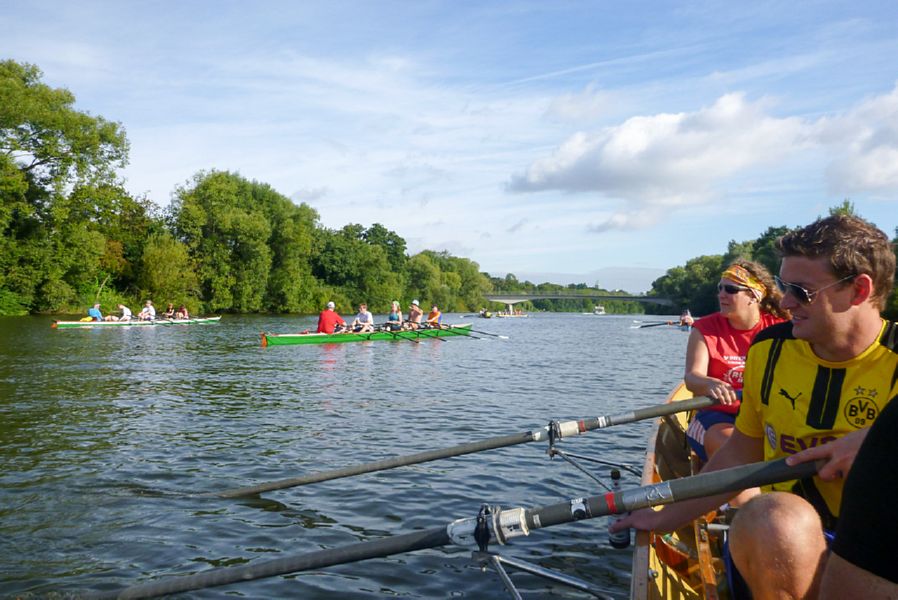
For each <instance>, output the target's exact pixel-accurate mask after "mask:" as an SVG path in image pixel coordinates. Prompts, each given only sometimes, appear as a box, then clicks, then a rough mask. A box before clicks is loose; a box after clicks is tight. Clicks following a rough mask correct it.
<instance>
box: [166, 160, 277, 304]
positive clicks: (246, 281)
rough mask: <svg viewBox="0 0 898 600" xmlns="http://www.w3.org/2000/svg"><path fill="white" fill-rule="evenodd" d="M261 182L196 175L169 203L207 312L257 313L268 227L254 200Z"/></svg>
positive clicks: (267, 264) (264, 284) (264, 283)
mask: <svg viewBox="0 0 898 600" xmlns="http://www.w3.org/2000/svg"><path fill="white" fill-rule="evenodd" d="M259 186H263V184H259V183H256V182H249V181H247V180H246V179H243V178H242V177H240V176H239V175H236V174H232V173H226V172H216V171H213V172H210V173H199V174H197V175H196V176H195V177H194V183H193V187H182V188H179V189H178V191H177V196H176V199H175V200H174V202H173V203H172V204H173V209H172V215H173V216H172V220H173V221H174V223H175V227H176V238H177V239H179V240H180V241H182V242H183V243H184V244H186V246H187V248H188V250H189V252H190V255H191V257H192V258H193V260H194V261H195V263H196V264H197V273H198V275H199V279H200V288H201V290H202V294H203V298H204V300H205V301H206V303H207V305H208V308H210V309H211V310H234V311H237V312H255V311H258V310H260V309H262V307H263V305H264V299H265V293H266V290H267V289H268V275H269V272H270V270H271V263H272V256H271V254H272V253H271V250H270V248H269V247H268V240H269V237H270V236H271V225H270V224H269V222H268V220H267V219H266V216H265V214H264V212H263V211H262V210H261V209H260V207H259V205H258V204H257V203H255V202H254V198H253V191H254V188H256V187H259ZM263 187H266V188H267V186H263Z"/></svg>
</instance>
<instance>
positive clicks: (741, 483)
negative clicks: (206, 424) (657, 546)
mask: <svg viewBox="0 0 898 600" xmlns="http://www.w3.org/2000/svg"><path fill="white" fill-rule="evenodd" d="M817 468H818V465H817V464H815V463H803V464H800V465H797V466H795V467H790V466H788V465H786V461H785V459H781V460H777V461H772V462H760V463H752V464H748V465H742V466H740V467H734V468H732V469H724V470H720V471H712V472H709V473H701V474H699V475H695V476H693V477H684V478H682V479H672V480H669V481H664V482H662V483H656V484H652V485H646V486H642V487H639V488H634V489H629V490H622V491H619V492H608V493H606V494H601V495H597V496H590V497H588V498H573V499H571V500H568V501H566V502H561V503H558V504H552V505H549V506H541V507H537V508H512V509H506V510H502V509H501V508H500V507H491V508H490V511H489V512H487V513H486V514H482V515H481V517H480V518H479V519H478V517H472V518H467V519H459V520H456V521H453V522H451V523H449V524H447V525H444V526H440V527H435V528H433V529H428V530H424V531H416V532H413V533H406V534H403V535H397V536H395V537H390V538H382V539H377V540H369V541H366V542H358V543H355V544H350V545H348V546H343V547H342V548H333V549H329V550H318V551H315V552H309V553H307V554H300V555H298V556H288V557H284V558H279V559H276V560H271V561H265V562H259V563H256V564H249V565H244V566H239V567H226V568H221V569H212V570H209V571H205V572H203V573H198V574H196V575H189V576H185V577H172V578H170V579H165V580H162V581H158V582H155V583H146V584H142V585H136V586H132V587H129V588H125V589H122V590H119V591H117V592H108V593H105V594H101V595H99V596H97V597H98V598H152V597H155V596H162V595H166V594H176V593H181V592H187V591H191V590H198V589H203V588H208V587H216V586H221V585H228V584H231V583H238V582H242V581H250V580H253V579H262V578H264V577H273V576H275V575H286V574H288V573H296V572H299V571H311V570H316V569H323V568H325V567H331V566H334V565H342V564H347V563H352V562H357V561H361V560H368V559H371V558H382V557H385V556H390V555H393V554H402V553H406V552H414V551H415V550H424V549H427V548H438V547H440V546H448V545H449V544H456V545H461V546H472V545H474V544H475V541H476V540H475V532H476V533H477V537H478V538H480V535H481V534H485V533H488V534H489V542H490V543H493V542H499V543H500V544H504V543H505V542H506V541H508V540H509V539H511V538H514V537H519V536H523V535H529V534H530V531H532V530H534V529H541V528H545V527H552V526H553V525H561V524H564V523H572V522H574V521H580V520H583V519H592V518H595V517H603V516H607V515H612V514H620V513H624V512H628V511H632V510H636V509H639V508H646V507H649V506H660V505H662V504H670V503H672V502H678V501H680V500H689V499H692V498H700V497H705V496H714V495H717V494H722V493H724V492H733V493H736V492H738V491H741V490H744V489H748V488H753V487H758V486H761V485H769V484H772V483H778V482H781V481H789V480H791V479H804V478H805V477H810V476H812V475H814V474H815V473H816V472H817ZM478 520H480V521H481V525H482V526H481V530H480V531H479V532H478ZM481 539H482V538H481Z"/></svg>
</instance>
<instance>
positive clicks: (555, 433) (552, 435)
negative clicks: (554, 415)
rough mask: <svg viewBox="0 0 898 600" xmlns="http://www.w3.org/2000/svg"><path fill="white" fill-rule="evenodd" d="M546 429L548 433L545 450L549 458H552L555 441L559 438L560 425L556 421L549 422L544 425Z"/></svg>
mask: <svg viewBox="0 0 898 600" xmlns="http://www.w3.org/2000/svg"><path fill="white" fill-rule="evenodd" d="M546 429H547V430H548V431H549V447H548V448H546V454H548V455H549V456H550V457H554V456H555V440H557V439H560V438H561V423H559V422H558V421H549V424H548V425H546Z"/></svg>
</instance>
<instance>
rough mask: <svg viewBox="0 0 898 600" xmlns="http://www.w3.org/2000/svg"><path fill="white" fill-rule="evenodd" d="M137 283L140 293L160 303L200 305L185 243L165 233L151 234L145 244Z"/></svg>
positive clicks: (192, 267) (189, 306)
mask: <svg viewBox="0 0 898 600" xmlns="http://www.w3.org/2000/svg"><path fill="white" fill-rule="evenodd" d="M138 284H139V286H140V291H141V296H146V297H150V298H156V299H157V300H156V302H157V304H159V305H162V304H163V303H165V302H171V303H173V304H175V305H176V306H177V305H180V304H184V305H186V306H187V307H188V309H190V310H191V311H194V310H198V309H199V308H200V299H199V291H200V290H199V281H198V279H197V276H196V272H195V270H194V266H193V261H192V260H191V259H190V254H189V253H188V251H187V246H185V245H184V244H182V243H181V242H179V241H178V240H176V239H174V238H173V237H172V236H171V235H170V234H168V233H157V234H154V235H153V236H152V237H150V238H149V239H148V240H147V242H146V244H145V245H144V248H143V255H142V256H141V261H140V274H139V276H138Z"/></svg>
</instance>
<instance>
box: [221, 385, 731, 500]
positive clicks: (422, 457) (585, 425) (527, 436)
mask: <svg viewBox="0 0 898 600" xmlns="http://www.w3.org/2000/svg"><path fill="white" fill-rule="evenodd" d="M712 404H714V400H712V399H711V398H691V399H689V400H683V401H681V402H671V403H667V404H660V405H657V406H650V407H648V408H643V409H639V410H635V411H633V412H629V413H624V414H620V415H608V416H603V417H590V418H587V419H582V420H579V421H563V422H561V423H559V424H558V437H560V438H564V437H572V436H575V435H580V434H582V433H585V432H587V431H592V430H593V429H604V428H605V427H611V426H613V425H622V424H625V423H633V422H635V421H640V420H643V419H650V418H653V417H660V416H664V415H669V414H673V413H677V412H683V411H688V410H694V409H696V408H704V407H707V406H710V405H712ZM548 438H549V429H548V427H543V428H542V429H539V430H536V431H527V432H524V433H518V434H512V435H504V436H499V437H493V438H488V439H485V440H481V441H477V442H469V443H466V444H459V445H458V446H451V447H449V448H440V449H437V450H428V451H426V452H419V453H417V454H411V455H407V456H396V457H393V458H386V459H382V460H378V461H374V462H369V463H364V464H360V465H353V466H349V467H343V468H341V469H334V470H332V471H322V472H320V473H310V474H308V475H303V476H300V477H293V478H289V479H281V480H278V481H270V482H267V483H260V484H258V485H254V486H248V487H243V488H237V489H232V490H226V491H224V492H218V493H214V494H207V495H214V496H219V497H221V498H240V497H243V496H254V495H256V494H261V493H264V492H271V491H275V490H283V489H287V488H291V487H297V486H301V485H309V484H311V483H320V482H323V481H330V480H333V479H341V478H343V477H352V476H354V475H362V474H365V473H374V472H376V471H385V470H387V469H395V468H396V467H405V466H409V465H416V464H420V463H424V462H430V461H434V460H440V459H443V458H452V457H454V456H463V455H465V454H473V453H474V452H482V451H484V450H495V449H497V448H506V447H508V446H515V445H518V444H526V443H527V442H538V441H543V440H547V439H548Z"/></svg>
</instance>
